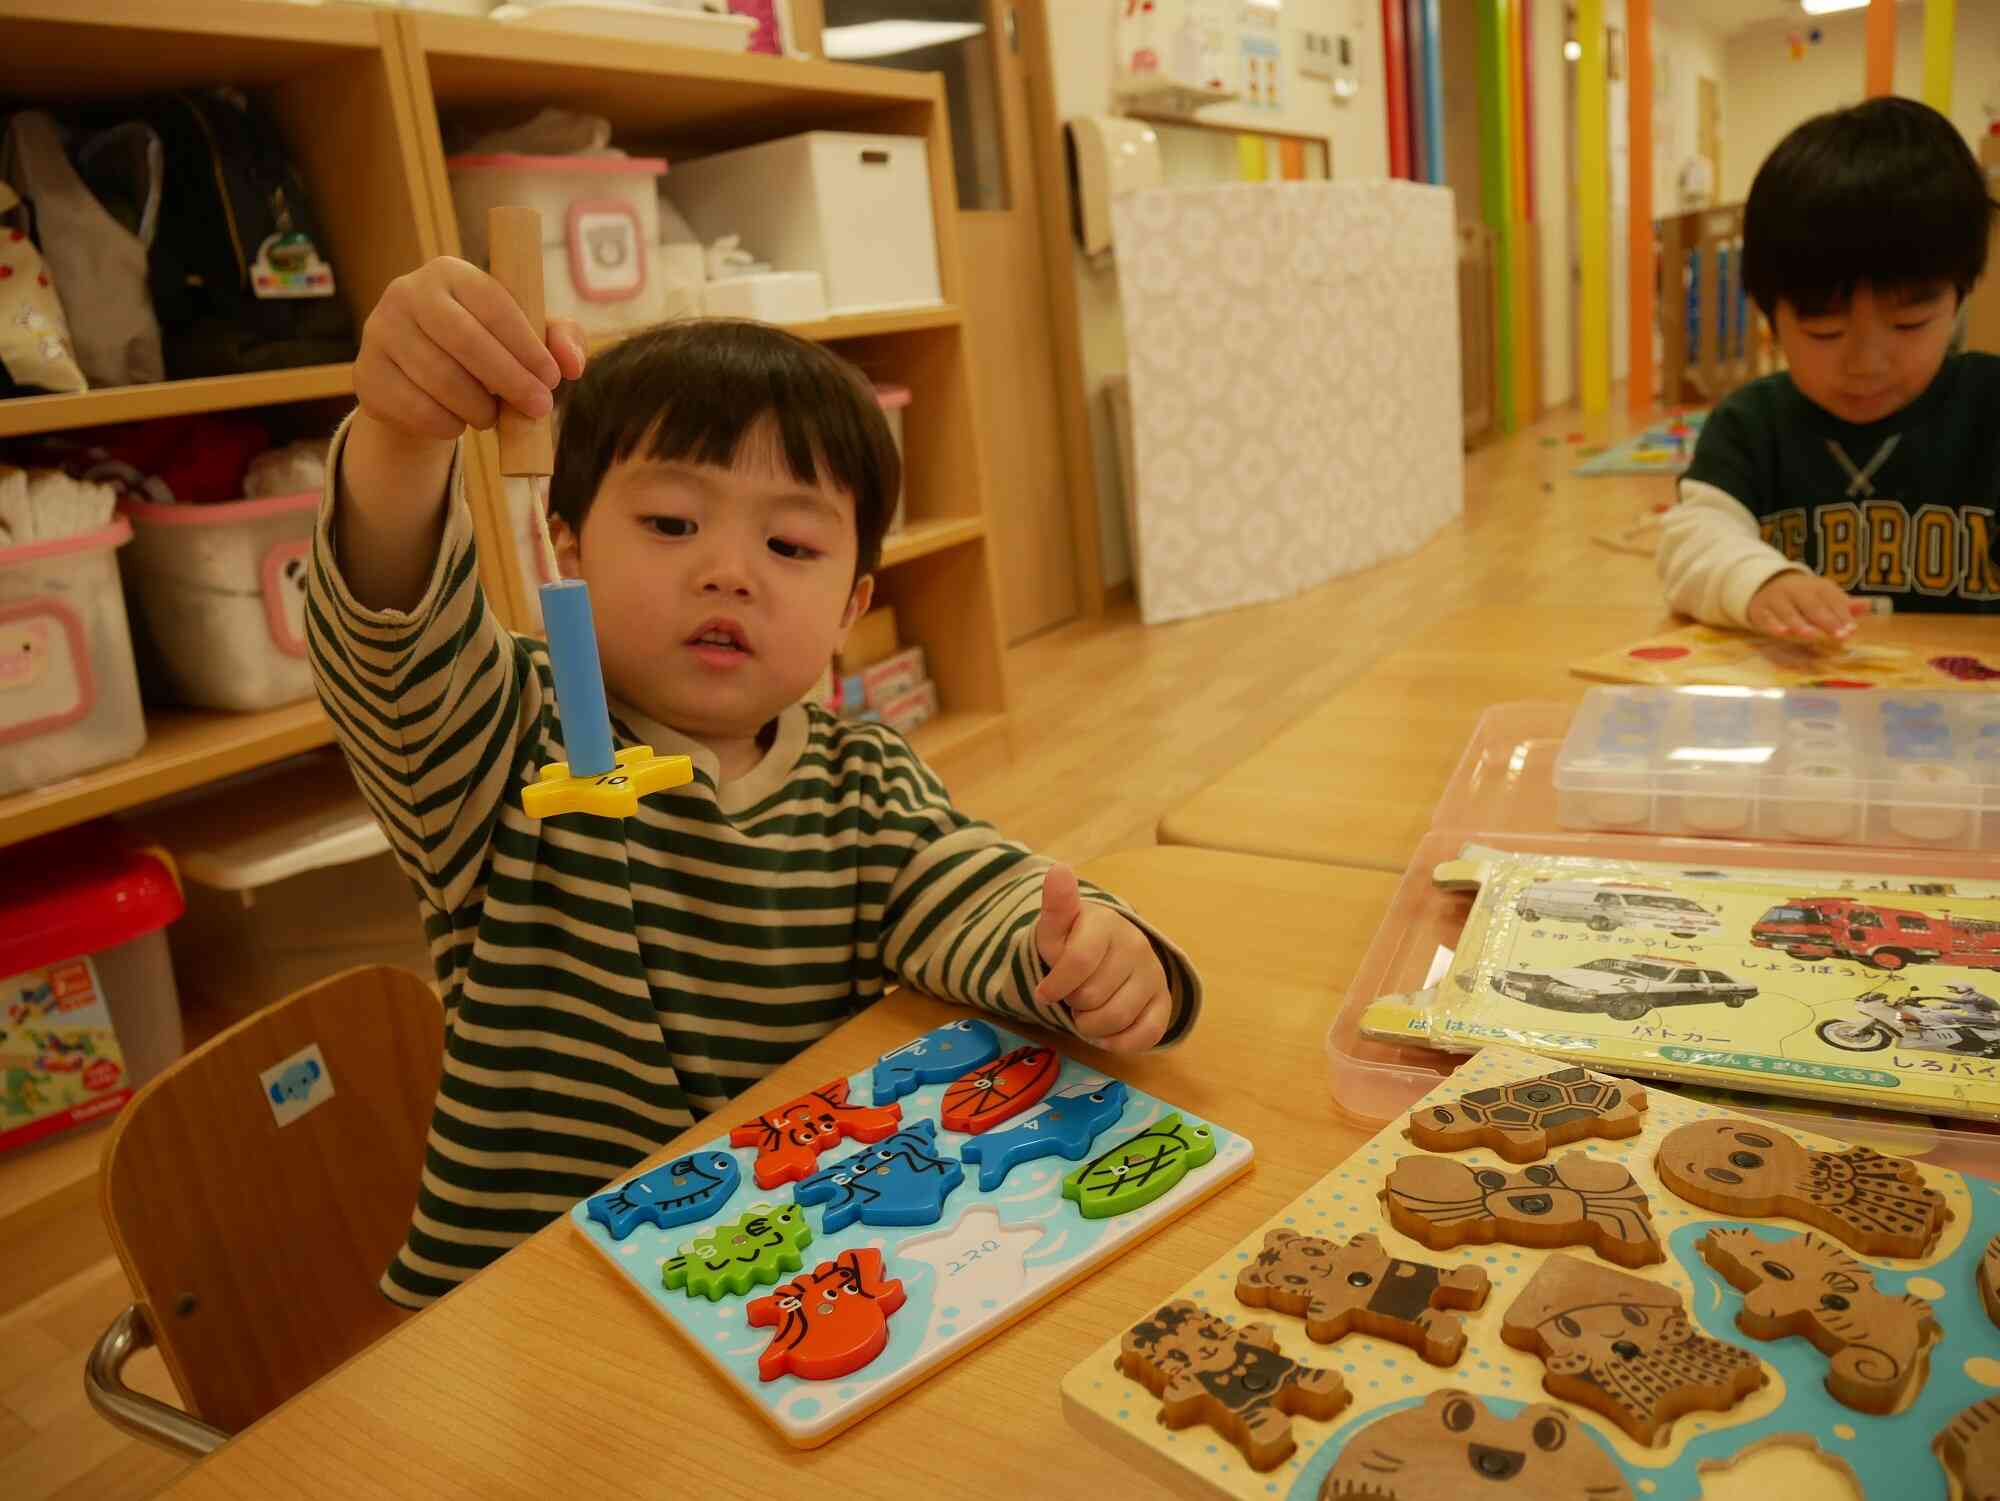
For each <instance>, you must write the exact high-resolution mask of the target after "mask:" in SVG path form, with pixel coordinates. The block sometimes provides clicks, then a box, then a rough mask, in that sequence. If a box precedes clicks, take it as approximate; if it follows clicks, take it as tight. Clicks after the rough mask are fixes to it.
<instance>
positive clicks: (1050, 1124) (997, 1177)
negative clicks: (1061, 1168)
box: [958, 1079, 1126, 1193]
mask: <svg viewBox="0 0 2000 1501" xmlns="http://www.w3.org/2000/svg"><path fill="white" fill-rule="evenodd" d="M1125 1099H1126V1089H1125V1086H1124V1085H1123V1084H1121V1083H1120V1082H1119V1081H1118V1080H1116V1079H1105V1080H1101V1081H1100V1082H1098V1083H1096V1084H1091V1083H1088V1082H1085V1083H1082V1084H1072V1085H1071V1086H1070V1087H1069V1088H1068V1089H1059V1090H1057V1091H1056V1092H1055V1093H1054V1094H1052V1095H1050V1096H1049V1103H1048V1106H1047V1107H1046V1108H1045V1109H1043V1110H1041V1111H1039V1112H1038V1113H1036V1114H1034V1115H1031V1116H1029V1117H1028V1118H1027V1119H1026V1120H1024V1121H1022V1122H1021V1123H1020V1124H1019V1125H1015V1126H1009V1127H1008V1128H1007V1129H1006V1130H1004V1131H995V1132H994V1133H993V1134H992V1135H990V1136H975V1137H973V1138H972V1140H971V1141H968V1142H967V1143H966V1144H965V1145H964V1146H963V1147H961V1148H959V1152H958V1155H959V1156H960V1157H962V1158H963V1159H964V1160H965V1161H967V1162H976V1163H978V1164H979V1191H980V1192H981V1193H991V1192H993V1190H994V1189H996V1188H998V1187H999V1186H1000V1185H1001V1183H1002V1182H1004V1181H1005V1180H1006V1177H1007V1174H1008V1173H1010V1172H1012V1171H1013V1170H1014V1169H1015V1168H1016V1167H1018V1166H1020V1165H1021V1164H1022V1163H1024V1162H1033V1161H1035V1160H1036V1159H1037V1158H1041V1157H1066V1158H1068V1159H1069V1160H1070V1161H1071V1162H1081V1161H1082V1160H1083V1157H1084V1154H1085V1153H1087V1152H1088V1151H1089V1150H1090V1144H1091V1143H1092V1142H1093V1141H1095V1140H1097V1138H1098V1136H1099V1135H1100V1134H1102V1133H1103V1132H1104V1131H1106V1130H1108V1129H1109V1128H1110V1127H1111V1126H1113V1125H1115V1124H1117V1121H1118V1117H1119V1116H1121V1115H1123V1114H1124V1113H1125Z"/></svg>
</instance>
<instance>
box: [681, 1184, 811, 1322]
mask: <svg viewBox="0 0 2000 1501" xmlns="http://www.w3.org/2000/svg"><path fill="white" fill-rule="evenodd" d="M812 1238H813V1233H812V1226H811V1225H809V1224H807V1223H806V1212H805V1211H804V1210H803V1209H801V1208H799V1206H798V1205H796V1204H785V1205H777V1204H752V1205H751V1206H750V1207H749V1209H747V1210H746V1211H745V1212H744V1213H743V1215H742V1216H741V1217H740V1218H738V1219H734V1220H731V1221H729V1222H728V1223H727V1224H722V1225H717V1226H715V1227H714V1228H713V1229H711V1230H709V1231H708V1232H707V1233H706V1234H705V1235H702V1236H699V1237H698V1238H696V1239H694V1240H691V1241H689V1242H688V1243H687V1244H686V1245H684V1246H682V1247H681V1253H680V1255H678V1256H675V1257H673V1258H671V1259H670V1260H669V1261H668V1262H667V1264H666V1265H665V1266H663V1267H661V1268H660V1280H661V1282H663V1283H664V1284H665V1285H666V1289H667V1291H668V1292H672V1291H673V1290H674V1289H675V1288H677V1287H684V1288H686V1289H687V1293H688V1296H689V1297H690V1298H706V1299H708V1300H709V1302H711V1303H717V1302H720V1301H721V1300H722V1299H723V1298H725V1297H727V1296H729V1295H730V1294H732V1293H739V1294H740V1293H747V1292H748V1291H750V1289H751V1288H753V1287H755V1286H756V1285H757V1284H759V1283H763V1284H764V1285H766V1286H769V1285H770V1284H771V1283H773V1282H776V1281H777V1280H778V1279H779V1278H780V1277H782V1276H784V1274H785V1273H786V1272H796V1271H797V1270H798V1269H799V1268H800V1267H802V1266H804V1265H805V1260H804V1258H803V1257H801V1256H800V1255H799V1252H800V1251H801V1250H802V1249H804V1248H805V1247H806V1246H809V1245H811V1244H812Z"/></svg>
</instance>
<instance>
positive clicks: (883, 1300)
mask: <svg viewBox="0 0 2000 1501" xmlns="http://www.w3.org/2000/svg"><path fill="white" fill-rule="evenodd" d="M903 1299H904V1293H903V1284H902V1283H901V1282H898V1281H895V1280H894V1279H892V1278H889V1277H887V1276H884V1275H883V1271H882V1253H881V1252H880V1251H878V1250H876V1249H875V1248H874V1247H873V1246H864V1247H862V1248H861V1249H860V1250H858V1251H842V1252H841V1253H840V1254H839V1255H838V1256H836V1257H834V1258H833V1260H831V1261H822V1262H821V1263H820V1264H819V1265H818V1266H816V1267H814V1268H813V1269H812V1271H811V1272H810V1273H809V1274H807V1275H806V1276H803V1277H795V1278H793V1279H792V1280H791V1281H790V1282H787V1283H786V1284H785V1285H784V1286H782V1287H780V1288H778V1289H777V1290H776V1291H775V1292H771V1293H766V1294H765V1295H764V1296H763V1297H761V1298H758V1299H757V1300H756V1301H755V1302H753V1303H751V1304H749V1305H748V1306H747V1307H746V1308H745V1309H744V1314H745V1316H746V1317H747V1318H748V1320H749V1322H750V1324H751V1325H752V1326H753V1327H755V1328H773V1329H775V1330H776V1331H777V1332H776V1333H774V1334H773V1335H772V1336H771V1343H770V1344H769V1345H768V1346H767V1347H766V1348H765V1350H764V1353H763V1354H762V1355H760V1356H758V1357H757V1375H758V1377H759V1378H760V1379H762V1380H765V1381H776V1380H777V1379H778V1378H779V1377H780V1376H786V1375H790V1376H796V1377H798V1378H799V1379H800V1380H801V1381H838V1380H839V1379H840V1378H841V1377H842V1376H851V1375H853V1374H854V1372H856V1371H858V1370H860V1369H861V1368H862V1367H863V1366H865V1365H867V1364H868V1362H869V1361H871V1360H873V1359H874V1358H875V1357H876V1356H877V1355H880V1354H881V1353H882V1351H883V1350H884V1349H885V1348H886V1347H887V1346H888V1343H889V1315H890V1314H892V1313H894V1312H895V1311H896V1310H897V1309H899V1308H901V1307H902V1306H903Z"/></svg>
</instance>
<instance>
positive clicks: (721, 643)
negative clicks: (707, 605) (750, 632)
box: [687, 620, 750, 667]
mask: <svg viewBox="0 0 2000 1501" xmlns="http://www.w3.org/2000/svg"><path fill="white" fill-rule="evenodd" d="M687 645H688V646H689V647H690V648H692V649H693V651H694V654H695V655H696V656H697V657H699V658H701V660H702V661H704V662H706V663H708V664H709V665H710V666H715V667H724V666H733V665H734V664H736V663H738V662H742V661H745V660H747V659H748V658H749V656H750V647H749V645H748V644H747V643H746V642H745V641H744V639H743V631H742V629H741V627H739V626H738V625H737V624H736V622H735V621H733V620H714V621H709V622H708V623H706V624H705V625H703V626H702V628H701V629H700V630H698V631H696V632H695V633H694V634H693V635H692V636H690V637H688V639H687Z"/></svg>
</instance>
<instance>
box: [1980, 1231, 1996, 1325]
mask: <svg viewBox="0 0 2000 1501" xmlns="http://www.w3.org/2000/svg"><path fill="white" fill-rule="evenodd" d="M1979 1301H1980V1302H1982V1303H1984V1304H1985V1305H1986V1317H1988V1318H1989V1319H1991V1320H1993V1322H1994V1323H1996V1324H2000V1235H1996V1236H1994V1237H1993V1239H1991V1240H1989V1241H1988V1242H1986V1249H1985V1251H1984V1252H1982V1253H1981V1254H1980V1257H1979Z"/></svg>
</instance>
